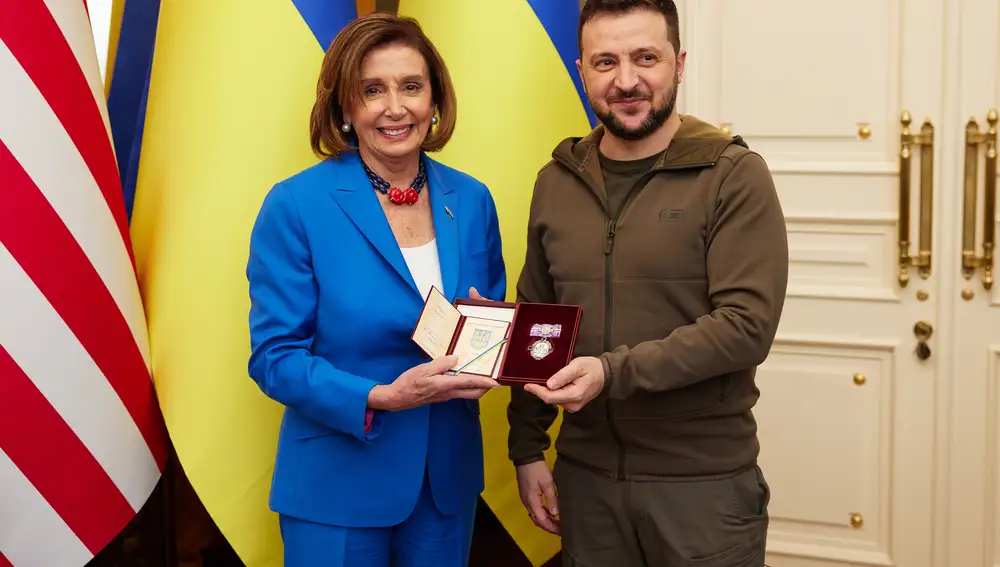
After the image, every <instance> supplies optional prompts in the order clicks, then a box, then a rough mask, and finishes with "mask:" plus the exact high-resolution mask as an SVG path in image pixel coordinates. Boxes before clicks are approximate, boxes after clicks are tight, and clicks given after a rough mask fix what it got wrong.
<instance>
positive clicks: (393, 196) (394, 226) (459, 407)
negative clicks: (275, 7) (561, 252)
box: [247, 14, 506, 567]
mask: <svg viewBox="0 0 1000 567" xmlns="http://www.w3.org/2000/svg"><path fill="white" fill-rule="evenodd" d="M455 106H456V104H455V93H454V88H453V87H452V84H451V81H450V79H449V76H448V71H447V69H446V68H445V65H444V62H443V61H442V60H441V57H440V55H439V54H438V52H437V50H436V49H435V48H434V47H433V45H432V44H431V43H430V41H429V40H428V39H427V38H426V37H425V36H424V34H423V32H422V31H421V30H420V28H419V26H418V25H417V23H416V22H414V21H413V20H410V19H406V18H400V17H396V16H392V15H387V14H375V15H372V16H368V17H364V18H360V19H358V20H356V21H354V22H352V23H351V24H350V25H348V26H347V27H346V28H345V29H344V30H343V31H342V32H341V33H340V34H339V35H338V36H337V37H336V39H335V40H334V41H333V44H332V45H331V46H330V48H329V50H328V51H327V53H326V57H325V59H324V61H323V66H322V69H321V71H320V77H319V85H318V88H317V99H316V102H315V106H314V107H313V112H312V118H311V124H310V130H311V141H312V147H313V150H314V151H315V152H316V153H317V154H318V155H319V156H321V157H323V158H325V159H323V160H322V161H321V162H320V163H318V164H316V165H315V166H313V167H310V168H308V169H306V170H304V171H302V172H299V173H297V174H296V175H294V176H292V177H291V178H289V179H286V180H284V181H282V182H280V183H278V184H277V185H276V186H275V187H274V188H273V189H272V190H271V191H270V192H269V193H268V195H267V197H266V198H265V200H264V203H263V206H262V207H261V209H260V212H259V214H258V217H257V221H256V223H255V225H254V228H253V233H252V236H251V240H250V257H249V261H248V265H247V278H248V280H249V283H250V298H251V311H250V336H251V343H252V354H251V356H250V361H249V371H250V376H251V377H252V378H253V379H254V381H256V382H257V384H258V385H259V386H260V388H261V390H262V391H263V392H264V393H265V394H266V395H267V396H269V397H270V398H272V399H274V400H276V401H278V402H280V403H281V404H283V405H284V406H285V412H284V417H283V420H282V425H281V431H280V435H279V439H278V453H277V459H276V462H275V470H274V477H273V479H272V485H271V496H270V505H271V509H272V510H274V511H276V512H277V513H278V514H279V521H280V526H281V533H282V539H283V541H284V544H285V565H286V566H287V567H297V566H300V565H301V566H310V567H312V566H318V565H324V566H334V565H336V566H342V567H343V566H354V565H364V566H366V567H378V566H388V565H389V564H390V562H391V564H392V565H394V566H418V565H420V566H423V565H426V566H434V567H448V566H456V567H457V566H460V565H466V563H467V560H468V559H467V558H468V553H469V546H470V542H471V537H472V525H473V521H474V516H475V507H476V502H477V499H478V495H479V493H480V492H481V491H482V489H483V464H482V436H481V429H480V424H479V405H478V398H479V397H480V396H482V395H483V394H484V393H485V392H487V391H488V390H489V389H491V388H496V387H498V385H497V384H496V382H494V381H493V380H490V379H486V378H479V377H475V376H466V375H459V376H451V375H445V374H443V372H445V371H446V370H447V369H448V368H450V367H451V366H452V365H453V364H454V362H455V361H454V360H450V359H440V360H433V361H428V360H427V357H426V356H425V355H424V354H423V353H422V352H421V351H420V349H419V348H418V347H417V346H416V344H415V343H414V342H413V341H412V340H411V333H412V330H413V327H414V324H415V323H416V321H417V318H418V316H419V315H420V312H421V308H422V307H423V302H424V298H425V297H426V296H427V293H428V291H429V290H430V288H431V287H432V286H433V287H436V288H438V289H439V290H441V291H442V292H443V293H444V294H445V296H446V297H447V298H448V299H449V300H453V299H454V298H455V297H456V296H457V295H459V294H461V295H463V296H464V295H466V294H468V293H473V291H472V288H476V289H478V290H480V292H482V294H483V296H484V297H485V298H487V299H495V300H501V299H503V297H504V294H505V288H506V283H505V280H506V273H505V269H504V264H503V258H502V256H501V247H500V233H499V228H498V222H497V215H496V209H495V207H494V202H493V199H492V197H491V196H490V193H489V191H488V190H487V188H486V187H485V186H484V185H483V184H482V183H480V182H478V181H476V180H475V179H473V178H472V177H470V176H468V175H465V174H463V173H461V172H458V171H456V170H454V169H451V168H449V167H446V166H444V165H442V164H440V163H438V162H436V161H434V160H432V159H430V158H429V157H428V156H427V155H426V154H425V152H430V151H436V150H440V149H441V148H443V147H444V146H445V144H446V143H447V142H448V140H449V138H450V137H451V134H452V131H453V129H454V126H455V111H456V108H455ZM475 293H478V292H475Z"/></svg>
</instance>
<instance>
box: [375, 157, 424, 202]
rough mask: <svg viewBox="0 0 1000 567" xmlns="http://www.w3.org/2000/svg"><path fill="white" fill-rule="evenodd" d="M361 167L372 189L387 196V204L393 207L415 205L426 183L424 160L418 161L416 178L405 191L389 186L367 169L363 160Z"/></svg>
mask: <svg viewBox="0 0 1000 567" xmlns="http://www.w3.org/2000/svg"><path fill="white" fill-rule="evenodd" d="M361 165H362V166H363V167H364V168H365V173H366V174H367V175H368V180H369V181H371V182H372V187H374V188H375V190H376V191H378V192H380V193H382V194H383V195H388V196H389V202H391V203H393V204H394V205H402V204H407V205H412V204H414V203H416V202H417V200H418V199H420V190H421V189H423V187H424V183H426V182H427V172H426V171H425V170H424V160H422V159H421V160H420V168H419V169H418V171H417V176H416V177H415V178H414V179H413V183H410V186H409V187H407V188H406V189H405V190H404V189H400V188H399V187H392V186H391V185H389V182H388V181H386V180H385V179H382V178H381V177H379V175H378V174H377V173H375V172H374V171H372V170H371V169H370V168H369V167H368V164H366V163H365V160H361Z"/></svg>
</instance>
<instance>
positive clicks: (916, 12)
mask: <svg viewBox="0 0 1000 567" xmlns="http://www.w3.org/2000/svg"><path fill="white" fill-rule="evenodd" d="M678 4H679V8H680V10H681V16H682V24H681V27H682V43H684V47H685V48H686V49H688V50H689V55H688V67H687V72H686V74H687V76H686V79H685V82H684V84H683V86H682V89H683V90H682V94H681V97H680V103H679V104H680V108H681V111H682V112H687V113H692V114H695V115H698V116H700V117H702V118H704V119H707V120H709V121H712V122H714V123H716V124H719V125H720V126H722V127H723V128H725V129H728V130H730V131H731V132H733V133H735V134H740V135H742V136H744V137H745V138H746V139H747V141H748V142H749V144H750V146H751V147H752V148H754V149H756V150H757V151H759V152H760V153H761V154H762V155H763V157H764V158H765V159H766V160H767V162H768V164H769V165H770V167H771V170H772V172H773V174H774V177H775V181H776V184H777V187H778V190H779V193H780V197H781V201H782V204H783V207H784V212H785V215H786V219H787V226H788V237H789V254H790V266H789V270H790V272H789V275H790V277H789V284H788V295H787V301H786V307H785V312H784V315H783V319H782V323H781V326H780V328H779V332H778V337H777V341H776V343H775V345H774V348H773V350H772V352H771V354H770V356H769V358H768V359H767V361H766V362H765V363H764V364H763V365H762V367H761V369H760V372H759V373H758V384H759V387H760V390H761V399H760V402H759V404H758V406H757V408H756V410H755V415H756V417H757V421H758V424H759V427H760V440H761V445H762V448H761V457H760V463H761V467H762V469H763V471H764V474H765V476H766V478H767V479H768V481H769V483H770V485H771V489H772V499H771V506H770V513H771V527H770V532H769V542H768V558H767V561H768V564H769V565H771V566H772V567H793V566H794V567H806V566H809V567H814V566H817V567H818V566H831V567H833V566H840V565H858V564H868V565H901V566H905V567H925V566H930V565H932V558H933V552H934V548H933V545H932V542H933V541H934V537H933V536H934V530H935V526H936V517H935V495H936V485H935V482H936V479H937V478H938V477H937V476H936V475H935V469H936V465H937V463H938V462H939V461H940V455H939V450H940V447H939V446H938V444H937V443H936V441H937V440H938V437H937V435H936V433H937V431H939V428H937V427H936V422H935V420H936V416H937V414H938V409H939V408H938V405H937V403H938V400H939V399H940V395H939V394H940V393H941V391H943V390H946V386H945V384H946V380H947V377H944V380H942V376H941V374H940V373H939V368H940V364H939V361H940V360H941V356H940V355H941V351H942V349H943V348H947V341H945V340H942V339H941V333H940V332H939V329H938V328H937V327H938V326H939V322H938V318H939V316H940V307H941V306H940V304H939V301H938V298H939V288H940V282H941V278H942V277H951V275H952V273H953V272H954V270H952V269H951V267H950V266H946V265H942V264H941V263H939V253H940V244H941V243H940V242H939V240H940V236H939V235H940V227H939V226H938V224H937V223H939V218H938V217H937V215H936V211H937V210H938V209H939V208H940V205H941V201H942V200H943V199H945V197H943V196H942V192H941V191H940V190H938V188H939V187H941V176H942V174H941V167H940V161H941V153H940V152H939V151H937V150H938V147H939V145H940V139H939V137H940V127H939V125H940V124H941V122H942V118H943V114H942V113H943V102H944V100H943V92H944V82H943V73H944V52H943V50H942V44H943V41H944V37H945V36H944V33H945V18H944V15H945V5H944V1H943V0H908V1H907V2H902V1H901V0H879V1H872V0H842V1H840V2H803V1H802V0H754V1H753V2H735V1H722V0H687V1H684V2H679V3H678ZM993 21H994V23H995V22H996V19H995V18H994V20H993ZM904 113H905V114H906V115H908V120H909V123H905V124H904V123H903V121H902V117H903V116H904ZM925 120H926V124H925ZM904 127H905V128H906V130H904ZM904 131H908V132H909V133H910V134H912V136H911V137H909V138H908V140H907V141H908V144H906V146H907V147H905V148H904V144H903V143H902V139H901V134H903V133H904ZM901 188H902V189H903V190H902V191H901ZM901 195H902V196H903V197H902V198H901ZM900 230H902V231H903V234H902V235H901V234H900ZM901 243H902V252H903V255H904V259H903V260H902V261H901V259H900V256H901V252H900V250H901V246H900V244H901ZM753 245H754V242H753V241H752V240H749V241H748V242H747V246H753ZM922 263H923V266H922V267H915V265H918V264H922ZM901 264H904V265H906V267H905V268H903V269H902V270H901V268H900V265H901Z"/></svg>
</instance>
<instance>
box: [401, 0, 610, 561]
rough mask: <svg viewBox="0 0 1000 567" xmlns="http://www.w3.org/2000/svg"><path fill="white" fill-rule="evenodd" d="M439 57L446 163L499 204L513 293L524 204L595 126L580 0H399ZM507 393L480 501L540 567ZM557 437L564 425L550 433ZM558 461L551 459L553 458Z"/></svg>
mask: <svg viewBox="0 0 1000 567" xmlns="http://www.w3.org/2000/svg"><path fill="white" fill-rule="evenodd" d="M399 13H400V15H404V16H411V17H414V18H416V19H417V20H418V21H419V22H420V24H421V26H422V27H423V29H424V31H425V32H426V33H427V35H428V36H429V37H430V39H431V41H433V42H434V44H435V45H436V46H437V48H438V50H439V51H440V52H441V55H442V57H443V58H444V60H445V63H446V64H447V65H448V70H449V72H450V73H451V77H452V80H453V81H454V83H455V88H456V90H457V91H458V126H457V129H456V131H455V135H454V137H453V138H452V140H451V142H450V143H449V144H448V147H446V148H445V149H444V150H443V151H442V152H441V154H440V159H441V161H443V162H444V163H447V164H449V165H451V166H453V167H456V168H458V169H460V170H462V171H465V172H467V173H469V174H471V175H473V176H475V177H476V178H478V179H480V180H481V181H483V182H484V183H486V184H487V185H488V186H489V188H490V190H491V191H492V193H493V196H494V198H495V200H496V202H497V210H498V214H499V216H500V226H501V232H502V237H503V242H504V261H505V262H506V263H507V273H508V279H509V282H508V284H509V285H508V289H509V290H510V294H509V297H510V298H513V297H514V294H515V284H516V281H517V276H518V274H519V272H520V269H521V265H522V263H523V262H524V249H525V235H526V229H527V220H528V204H529V202H530V199H531V191H532V187H533V186H534V182H535V177H536V175H537V173H538V170H539V169H540V168H541V167H542V166H544V165H545V163H546V162H548V161H549V158H550V157H551V155H552V150H553V148H555V146H556V144H557V143H558V142H559V141H561V140H562V139H563V138H565V137H567V136H582V135H585V134H587V133H588V132H589V131H590V129H591V126H592V125H593V124H595V123H596V120H595V119H594V116H593V113H592V111H591V110H590V108H589V106H588V105H587V104H586V96H585V95H584V93H583V84H582V82H581V81H580V78H579V73H577V70H576V59H577V58H578V51H579V50H578V47H577V40H576V28H577V19H578V16H579V13H580V5H579V0H491V1H489V2H484V1H478V0H477V1H464V0H463V1H460V2H445V1H442V0H400V2H399ZM509 399H510V392H509V390H507V389H505V388H504V389H501V390H498V391H496V392H490V393H489V394H487V397H485V398H484V399H483V402H482V420H483V441H484V443H485V456H486V491H485V493H484V495H483V496H484V498H485V500H486V502H487V503H488V504H489V506H490V508H491V509H492V510H493V512H494V514H496V515H497V517H498V518H499V519H500V521H501V522H502V523H503V525H504V526H505V527H506V529H507V531H508V532H509V533H510V534H511V536H512V537H513V538H514V540H515V541H516V542H517V544H518V545H519V546H520V548H521V550H522V551H524V553H525V555H527V557H528V558H529V559H530V560H531V562H532V563H533V564H534V565H541V564H542V563H544V562H545V561H547V560H548V559H550V558H551V557H552V556H553V555H554V554H555V553H556V552H557V551H558V550H559V538H557V537H554V536H552V535H549V534H548V533H546V532H543V531H542V530H541V529H539V528H537V527H535V525H534V524H533V523H531V520H530V519H529V518H528V514H527V513H526V512H525V510H524V507H523V506H522V505H521V502H520V499H519V498H518V494H517V483H516V480H515V478H514V471H513V468H512V466H511V464H510V461H508V460H507V432H508V427H507V419H506V407H507V402H508V401H509ZM557 432H558V422H557V423H556V424H555V425H554V426H553V428H552V430H551V431H550V433H551V434H553V435H554V434H555V433H557ZM548 456H549V458H550V462H551V458H552V456H553V455H552V454H550V455H548Z"/></svg>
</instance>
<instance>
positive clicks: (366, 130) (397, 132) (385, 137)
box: [344, 44, 434, 159]
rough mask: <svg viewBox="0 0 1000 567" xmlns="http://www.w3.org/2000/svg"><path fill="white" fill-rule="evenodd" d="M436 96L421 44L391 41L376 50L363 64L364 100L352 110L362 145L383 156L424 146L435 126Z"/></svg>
mask: <svg viewBox="0 0 1000 567" xmlns="http://www.w3.org/2000/svg"><path fill="white" fill-rule="evenodd" d="M433 106H434V100H433V96H432V91H431V81H430V75H429V73H428V70H427V62H426V61H424V58H423V56H422V55H421V54H420V52H419V51H417V50H416V49H414V48H412V47H410V46H408V45H403V44H390V45H384V46H382V47H378V48H376V49H374V50H372V51H371V52H370V53H369V54H368V56H367V57H365V60H364V63H363V64H362V68H361V101H360V102H359V103H357V104H354V105H353V106H352V107H351V108H349V109H347V112H346V113H345V114H344V119H345V121H346V122H347V123H348V124H350V125H351V127H353V128H354V131H355V133H356V134H357V137H358V145H359V147H360V148H362V149H363V150H365V151H367V152H369V153H372V154H374V155H376V156H378V157H380V158H388V159H398V158H401V157H404V156H407V155H410V154H415V153H417V152H418V151H419V150H420V144H421V143H423V141H424V138H425V137H426V136H427V132H428V130H429V129H430V126H431V116H432V115H433Z"/></svg>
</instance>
